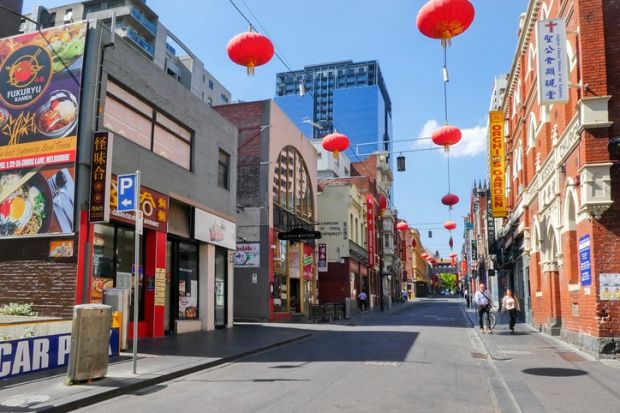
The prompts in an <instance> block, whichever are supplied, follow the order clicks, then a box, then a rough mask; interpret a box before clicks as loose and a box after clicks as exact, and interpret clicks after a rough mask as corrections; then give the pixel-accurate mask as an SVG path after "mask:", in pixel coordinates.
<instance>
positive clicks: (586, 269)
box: [579, 235, 592, 286]
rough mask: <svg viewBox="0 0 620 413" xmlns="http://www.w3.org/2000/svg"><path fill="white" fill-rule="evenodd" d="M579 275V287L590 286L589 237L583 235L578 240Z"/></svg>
mask: <svg viewBox="0 0 620 413" xmlns="http://www.w3.org/2000/svg"><path fill="white" fill-rule="evenodd" d="M579 273H580V275H581V285H583V286H586V285H590V284H592V269H591V262H590V236H589V235H584V236H583V237H581V238H579Z"/></svg>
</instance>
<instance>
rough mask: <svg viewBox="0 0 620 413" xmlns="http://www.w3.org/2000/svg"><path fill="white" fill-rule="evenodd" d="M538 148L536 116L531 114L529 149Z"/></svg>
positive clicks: (528, 138)
mask: <svg viewBox="0 0 620 413" xmlns="http://www.w3.org/2000/svg"><path fill="white" fill-rule="evenodd" d="M534 146H536V116H534V114H533V113H530V125H529V128H528V130H527V148H528V149H530V148H533V147H534Z"/></svg>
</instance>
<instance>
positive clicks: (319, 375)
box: [82, 298, 620, 413]
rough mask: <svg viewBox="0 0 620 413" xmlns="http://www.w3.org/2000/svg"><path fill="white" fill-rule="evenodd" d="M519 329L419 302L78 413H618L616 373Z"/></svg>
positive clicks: (452, 302) (452, 306) (450, 303)
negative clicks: (490, 329) (485, 329)
mask: <svg viewBox="0 0 620 413" xmlns="http://www.w3.org/2000/svg"><path fill="white" fill-rule="evenodd" d="M288 327H290V325H288ZM520 327H521V331H522V333H521V334H518V335H515V336H510V335H507V334H505V332H504V331H502V328H503V327H502V326H501V325H500V326H498V328H497V329H496V334H494V335H488V336H487V335H485V336H483V337H482V340H483V341H482V340H481V338H480V336H479V334H478V333H477V332H476V331H475V330H474V329H473V328H472V327H471V324H470V322H469V321H468V319H467V316H466V315H465V313H464V312H463V310H462V307H461V304H460V301H459V300H457V299H450V298H446V299H429V300H420V301H417V302H415V303H408V304H406V305H405V306H403V307H401V308H400V309H397V310H395V311H393V312H387V313H369V314H364V315H363V317H358V318H355V319H354V320H353V321H352V322H348V323H342V324H329V325H318V326H314V325H299V326H298V328H302V329H308V330H311V331H312V333H313V336H312V337H311V338H309V339H306V340H304V341H301V342H297V343H295V344H291V345H288V346H284V347H280V348H277V349H275V350H273V351H269V352H265V353H263V354H260V355H258V356H254V357H250V358H247V359H245V360H242V361H239V362H236V363H230V364H226V365H223V366H220V367H218V368H214V369H211V370H207V371H204V372H201V373H197V374H193V375H190V376H187V377H184V378H182V379H179V380H175V381H171V382H167V383H162V384H161V385H158V386H154V387H151V388H148V389H144V390H142V391H140V392H137V393H136V394H133V395H127V396H122V397H119V398H116V399H113V400H110V401H107V402H105V403H101V404H99V405H95V406H92V407H89V408H87V409H83V410H82V411H89V412H109V411H116V410H121V409H122V410H126V411H132V413H133V412H135V413H138V412H153V411H175V410H183V411H192V412H194V411H196V412H198V411H203V412H291V411H296V412H297V411H299V412H341V411H348V412H359V411H378V410H381V411H453V410H456V409H458V411H459V412H495V411H506V412H512V411H528V412H529V411H588V406H593V407H594V411H597V412H613V411H617V406H618V402H620V398H619V397H618V395H617V394H616V393H617V390H613V389H614V388H615V389H617V388H618V383H619V382H620V379H618V374H617V373H618V372H619V371H620V370H618V369H615V368H613V367H611V366H608V365H605V364H603V363H601V362H600V361H594V360H589V359H588V358H587V357H586V356H580V355H579V353H578V352H575V351H571V350H570V349H567V348H556V347H555V344H554V343H555V342H554V341H551V339H546V338H544V337H538V336H539V334H538V333H535V332H533V331H530V332H528V333H525V332H523V331H524V330H526V329H527V327H525V326H520ZM273 328H278V327H277V326H275V325H274V326H273ZM557 345H559V344H557ZM488 351H490V353H488ZM556 353H557V354H556ZM558 354H559V355H560V357H558ZM569 360H577V361H569ZM541 363H542V364H541ZM569 363H572V367H573V368H574V367H575V363H579V366H578V367H579V373H578V374H577V373H574V371H572V370H570V369H568V367H571V365H569ZM536 369H538V370H536ZM552 369H557V370H552ZM575 371H577V370H575ZM597 382H598V385H596V383H597ZM587 388H589V389H591V391H590V392H586V391H583V390H584V389H587ZM573 389H575V390H576V393H574V394H572V392H573ZM517 405H518V406H517Z"/></svg>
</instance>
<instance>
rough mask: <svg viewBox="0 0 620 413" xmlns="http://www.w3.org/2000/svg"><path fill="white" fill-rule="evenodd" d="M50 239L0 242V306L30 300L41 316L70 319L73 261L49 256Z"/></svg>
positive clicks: (72, 297) (72, 292)
mask: <svg viewBox="0 0 620 413" xmlns="http://www.w3.org/2000/svg"><path fill="white" fill-rule="evenodd" d="M51 240H52V238H39V239H27V240H17V239H12V240H2V241H0V262H1V263H2V264H1V265H0V285H1V288H0V305H4V304H9V303H19V304H26V303H32V304H33V308H34V311H36V312H38V313H39V315H41V316H52V317H63V318H71V316H72V312H73V305H74V304H75V283H76V260H75V257H74V258H49V248H50V241H51Z"/></svg>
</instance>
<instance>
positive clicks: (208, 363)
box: [0, 300, 415, 413]
mask: <svg viewBox="0 0 620 413" xmlns="http://www.w3.org/2000/svg"><path fill="white" fill-rule="evenodd" d="M413 302H415V300H413V301H409V302H407V303H394V304H392V308H391V309H390V310H386V311H380V309H377V308H374V309H370V311H369V312H368V313H363V314H362V313H361V312H359V311H354V312H353V314H352V315H351V318H348V319H339V320H334V321H332V322H331V323H318V324H314V323H310V322H309V323H291V324H287V323H236V324H235V327H233V328H229V329H222V330H215V331H208V332H206V331H201V332H196V333H189V334H181V335H178V336H169V337H161V338H156V339H142V340H140V341H139V343H138V351H139V353H138V368H137V370H138V374H136V375H134V374H133V362H132V357H131V350H128V351H129V353H121V357H119V358H118V359H117V360H115V361H111V363H110V365H109V367H108V374H107V376H106V377H105V378H103V379H100V380H95V381H93V382H91V383H87V384H79V385H73V386H66V385H64V384H63V381H64V380H65V377H66V368H63V369H57V370H55V371H48V372H43V373H38V374H32V375H24V376H21V377H20V378H18V379H11V380H5V381H0V413H5V412H34V411H45V412H66V411H71V410H75V409H79V408H81V407H85V406H89V405H92V404H95V403H99V402H101V401H104V400H108V399H110V398H113V397H117V396H120V395H122V394H129V393H134V392H136V391H138V390H140V389H144V388H146V387H150V386H153V385H155V384H158V383H162V382H165V381H169V380H173V379H175V378H177V377H181V376H184V375H187V374H191V373H194V372H197V371H200V370H205V369H208V368H211V367H215V366H218V365H220V364H224V363H228V362H232V361H235V360H239V359H242V358H244V357H247V356H250V355H253V354H256V353H259V352H261V351H265V350H269V349H271V348H274V347H277V346H281V345H285V344H288V343H291V342H294V341H298V340H302V339H305V338H308V337H310V336H311V335H312V333H313V332H314V331H317V332H318V331H322V330H325V329H329V328H330V327H329V326H330V324H339V325H343V324H344V325H357V324H364V323H368V322H372V321H375V320H376V319H378V318H380V317H382V316H383V315H384V314H388V313H396V312H399V311H402V310H405V309H407V308H408V307H409V306H410V305H412V304H413Z"/></svg>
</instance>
